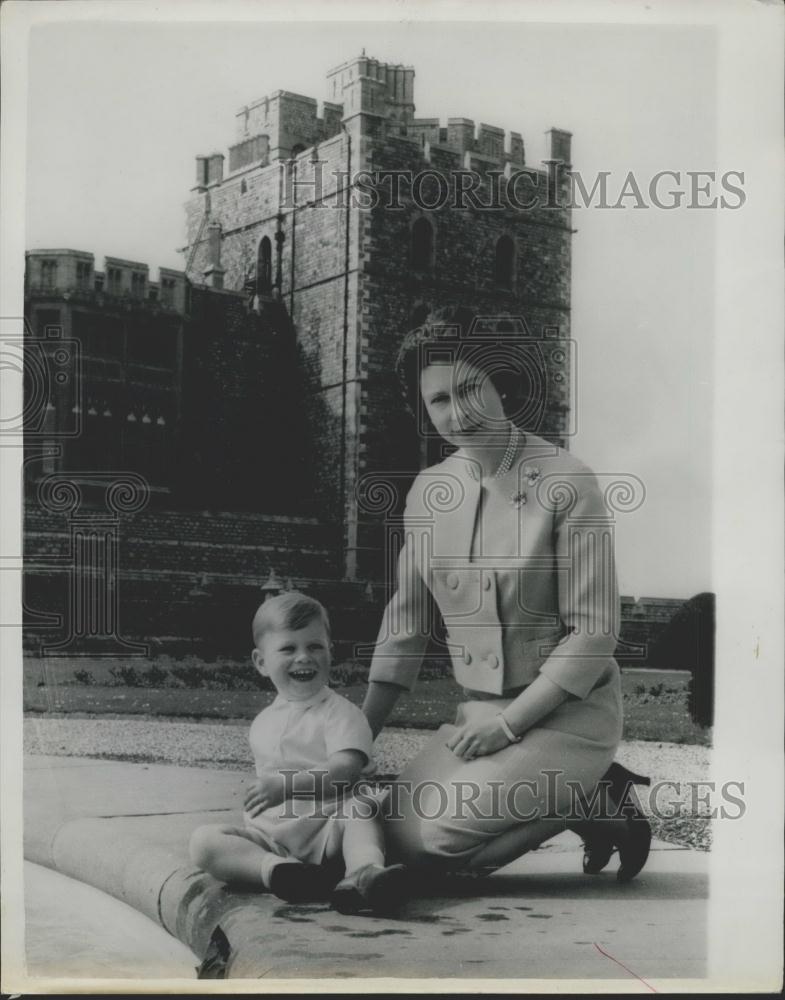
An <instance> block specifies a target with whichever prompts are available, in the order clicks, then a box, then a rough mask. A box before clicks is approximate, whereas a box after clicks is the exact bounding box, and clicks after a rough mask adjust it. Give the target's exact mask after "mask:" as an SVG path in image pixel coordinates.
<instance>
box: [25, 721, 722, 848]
mask: <svg viewBox="0 0 785 1000" xmlns="http://www.w3.org/2000/svg"><path fill="white" fill-rule="evenodd" d="M432 735H433V734H432V732H430V731H423V730H415V729H387V730H385V731H384V732H383V733H382V734H381V736H380V737H379V739H378V740H377V744H376V747H377V753H376V763H377V769H378V772H379V773H380V774H396V773H397V772H398V771H400V770H401V768H402V767H403V765H404V764H405V763H406V762H407V761H409V760H410V759H411V758H412V757H413V756H414V755H415V754H416V753H417V751H418V750H419V749H420V747H422V746H423V745H424V744H425V743H426V742H427V741H428V740H429V739H430V738H431V736H432ZM24 751H25V753H29V754H51V755H55V756H58V755H61V756H69V757H103V758H110V759H114V760H126V761H139V762H156V763H161V764H179V765H181V766H183V767H209V768H224V769H228V770H242V769H243V768H248V770H249V772H251V771H252V770H253V762H252V758H251V755H250V751H249V748H248V723H247V722H244V721H243V722H239V723H230V724H227V723H211V722H206V721H205V722H170V721H161V720H158V721H152V720H142V719H127V718H124V719H85V718H82V719H79V718H73V717H71V718H38V717H34V716H28V717H26V718H25V726H24ZM710 753H711V750H710V748H709V747H705V746H696V745H684V744H677V743H654V742H648V741H642V740H633V741H628V742H624V743H622V744H621V746H620V748H619V753H618V755H617V759H618V760H619V761H620V762H621V763H623V764H625V765H626V766H627V767H629V768H630V769H631V770H633V771H637V772H639V773H640V774H647V775H649V777H650V778H651V780H652V785H654V784H656V783H657V782H662V781H679V782H681V783H682V785H683V786H685V785H686V786H687V787H685V788H683V789H682V791H681V794H680V795H679V796H678V797H677V796H676V794H675V792H674V791H673V790H664V791H663V793H662V795H661V796H660V797H659V803H660V805H661V807H662V812H666V811H667V818H666V817H662V818H660V817H658V816H652V828H653V830H654V834H655V836H657V837H659V838H661V839H662V840H668V841H671V842H673V843H678V844H683V845H685V846H689V847H694V848H698V849H700V850H708V848H709V846H710V840H711V833H710V822H711V821H710V820H709V819H708V817H706V816H701V815H693V813H694V812H695V810H694V809H693V808H692V807H691V788H690V787H689V783H691V782H697V781H705V780H706V779H707V778H708V777H709V755H710ZM643 791H644V792H645V791H646V789H644V790H643ZM641 801H642V805H643V808H644V810H645V811H646V812H647V813H649V815H651V809H650V807H649V802H648V801H647V799H646V798H645V797H644V796H641ZM679 805H681V810H680V811H681V813H682V815H671V814H672V813H674V812H677V811H679V810H678V807H679ZM706 808H708V807H706ZM698 811H699V812H700V811H704V812H705V809H704V810H698ZM684 813H686V814H687V815H684Z"/></svg>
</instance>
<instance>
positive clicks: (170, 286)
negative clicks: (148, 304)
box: [161, 278, 174, 306]
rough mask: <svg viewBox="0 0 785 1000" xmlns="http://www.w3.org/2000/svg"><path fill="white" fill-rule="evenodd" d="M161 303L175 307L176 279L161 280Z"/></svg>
mask: <svg viewBox="0 0 785 1000" xmlns="http://www.w3.org/2000/svg"><path fill="white" fill-rule="evenodd" d="M161 302H163V304H164V305H165V306H172V305H174V278H161Z"/></svg>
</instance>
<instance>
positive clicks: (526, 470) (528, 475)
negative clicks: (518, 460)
mask: <svg viewBox="0 0 785 1000" xmlns="http://www.w3.org/2000/svg"><path fill="white" fill-rule="evenodd" d="M541 476H542V473H541V472H540V470H539V469H538V468H537V467H536V466H534V465H524V467H523V478H524V479H525V480H526V484H527V485H528V486H534V485H535V484H536V482H537V480H538V479H539V478H540V477H541Z"/></svg>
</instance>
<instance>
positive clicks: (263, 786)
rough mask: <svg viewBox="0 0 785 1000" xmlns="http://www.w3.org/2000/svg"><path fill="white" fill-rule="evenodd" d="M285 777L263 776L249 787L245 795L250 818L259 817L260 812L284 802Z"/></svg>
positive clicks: (277, 775) (276, 775) (278, 775)
mask: <svg viewBox="0 0 785 1000" xmlns="http://www.w3.org/2000/svg"><path fill="white" fill-rule="evenodd" d="M283 799H284V788H283V777H282V775H280V774H272V773H271V774H263V775H262V776H261V777H260V778H257V779H256V781H254V782H252V783H251V784H250V785H249V786H248V790H247V792H246V793H245V803H244V804H245V811H246V812H247V813H248V815H249V816H258V815H259V813H260V812H264V810H265V809H269V808H270V806H277V805H280V804H281V802H283Z"/></svg>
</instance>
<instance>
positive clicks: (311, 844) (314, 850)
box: [223, 817, 343, 865]
mask: <svg viewBox="0 0 785 1000" xmlns="http://www.w3.org/2000/svg"><path fill="white" fill-rule="evenodd" d="M270 825H272V824H270ZM270 825H268V824H264V827H262V826H261V824H258V825H257V824H256V823H254V822H253V820H246V824H245V826H227V827H224V828H223V830H224V832H225V833H229V834H232V835H234V836H236V837H243V838H244V839H245V840H249V841H250V842H251V843H252V844H256V846H257V847H261V848H262V850H264V851H270V852H271V853H272V854H277V855H278V857H279V858H297V860H298V861H304V862H306V863H307V864H314V865H321V864H324V862H325V861H330V860H332V859H333V858H337V857H340V856H341V842H342V840H343V824H342V823H341V822H340V821H339V820H337V819H334V818H333V817H329V818H328V817H324V818H319V819H315V818H312V819H299V820H297V821H296V822H289V823H280V824H276V826H277V829H275V831H274V832H275V834H276V835H277V836H274V835H273V830H271V829H270Z"/></svg>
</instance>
